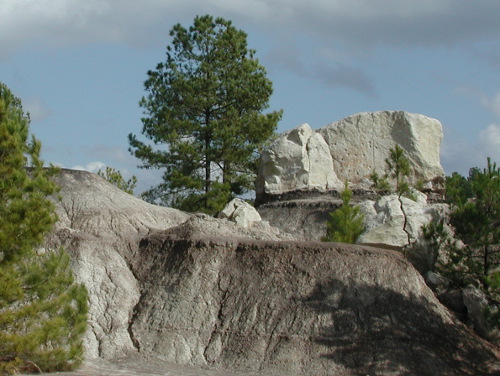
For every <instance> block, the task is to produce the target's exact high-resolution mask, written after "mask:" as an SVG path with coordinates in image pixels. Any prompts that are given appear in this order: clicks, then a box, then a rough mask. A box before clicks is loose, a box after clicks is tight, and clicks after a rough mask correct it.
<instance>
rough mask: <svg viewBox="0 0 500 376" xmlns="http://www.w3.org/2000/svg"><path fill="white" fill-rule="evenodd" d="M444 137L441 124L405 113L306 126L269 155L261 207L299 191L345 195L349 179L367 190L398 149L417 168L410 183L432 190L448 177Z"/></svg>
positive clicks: (262, 171)
mask: <svg viewBox="0 0 500 376" xmlns="http://www.w3.org/2000/svg"><path fill="white" fill-rule="evenodd" d="M442 137H443V130H442V125H441V123H440V122H439V121H438V120H435V119H431V118H428V117H426V116H423V115H419V114H411V113H408V112H404V111H381V112H372V113H360V114H356V115H353V116H350V117H348V118H345V119H342V120H340V121H337V122H334V123H331V124H328V125H326V126H324V127H323V128H320V129H318V130H317V131H313V130H311V128H310V127H309V125H307V124H304V125H301V126H299V127H298V128H295V129H293V130H291V131H288V132H285V133H284V134H283V135H282V136H281V137H280V138H278V139H277V140H276V141H275V142H274V143H273V144H272V145H270V147H269V148H268V149H266V150H264V151H263V153H262V155H261V159H260V164H259V166H260V167H259V172H258V179H257V184H256V192H257V201H259V202H262V201H265V197H266V196H267V195H271V196H273V195H280V194H283V193H286V192H290V191H294V190H318V191H328V190H334V189H336V190H341V189H342V187H343V183H342V182H343V181H344V180H346V179H347V180H348V181H349V182H350V183H353V184H357V185H359V186H360V187H365V188H366V187H367V186H369V184H370V183H369V177H370V175H371V174H372V172H373V171H377V172H378V173H379V174H380V175H382V174H383V173H384V172H385V168H386V165H385V160H386V158H388V157H389V150H390V149H391V148H394V147H395V145H396V144H397V145H399V146H401V147H402V148H403V149H404V150H405V152H406V154H407V157H408V158H409V159H410V162H411V164H412V166H413V167H414V169H413V172H412V176H411V178H410V180H411V181H412V182H413V183H416V182H417V181H423V182H427V184H428V185H429V186H431V182H432V181H433V180H434V179H436V178H440V177H442V176H443V175H444V171H443V168H442V167H441V165H440V160H439V149H440V145H441V140H442Z"/></svg>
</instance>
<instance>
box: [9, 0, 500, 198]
mask: <svg viewBox="0 0 500 376" xmlns="http://www.w3.org/2000/svg"><path fill="white" fill-rule="evenodd" d="M203 14H211V15H213V16H221V17H224V18H226V19H230V20H232V21H233V24H234V25H235V26H236V27H237V28H239V29H242V30H244V31H245V32H246V33H247V34H248V42H249V47H250V48H253V49H255V50H256V51H257V57H258V58H259V60H260V62H261V64H262V65H264V66H265V67H266V69H267V71H268V77H269V78H270V79H271V80H272V81H273V84H274V94H273V97H272V100H271V103H270V110H275V109H283V110H284V116H283V119H282V121H281V122H280V125H279V131H285V130H287V129H291V128H294V127H296V126H298V125H300V124H302V123H305V122H307V123H309V124H310V125H311V126H312V127H313V128H319V127H322V126H324V125H326V124H328V123H330V122H333V121H336V120H339V119H341V118H343V117H346V116H349V115H352V114H355V113H358V112H365V111H379V110H405V111H409V112H414V113H421V114H424V115H426V116H429V117H432V118H436V119H438V120H440V121H441V123H442V124H443V128H444V140H443V145H442V149H441V164H442V165H443V167H444V169H445V171H446V172H447V173H448V174H449V173H451V172H452V171H459V172H461V173H462V174H467V171H468V169H469V168H470V167H473V166H479V167H484V166H485V164H486V157H487V156H491V157H492V158H493V159H494V160H495V161H497V162H500V22H498V20H499V19H500V1H498V0H453V1H452V0H419V1H413V0H376V1H375V0H309V1H303V0H238V1H235V0H201V1H186V0H0V81H2V82H3V83H5V84H6V85H7V86H8V87H9V88H10V89H11V90H12V91H13V92H14V94H15V95H17V96H18V97H20V98H21V99H22V101H23V104H24V107H25V108H26V109H27V110H28V111H29V112H30V113H31V117H32V123H31V131H32V133H34V134H35V136H36V137H37V138H39V139H40V140H41V141H42V154H43V158H44V159H45V161H46V162H52V163H55V164H58V165H61V166H64V167H67V168H84V169H87V170H90V171H96V170H97V169H98V168H100V167H101V168H102V167H103V166H104V165H107V166H111V167H114V168H117V169H119V170H121V171H122V173H123V174H124V176H125V177H130V176H131V175H132V174H135V175H136V176H137V177H138V179H139V186H138V189H137V190H136V193H139V192H140V191H142V190H145V189H147V188H148V187H150V186H151V185H153V184H155V183H157V182H158V176H159V174H158V172H155V171H146V170H140V169H138V168H137V165H139V164H140V161H138V160H136V159H135V158H134V157H132V156H131V155H130V153H129V152H128V151H127V148H128V142H127V135H128V134H129V133H135V134H140V131H141V127H142V124H141V121H140V118H141V109H140V107H139V106H138V102H139V100H140V99H141V97H142V96H143V95H145V94H146V93H145V91H144V88H143V82H144V80H145V79H146V78H147V77H146V72H147V70H149V69H153V68H155V66H156V65H157V63H159V62H161V61H164V57H165V47H166V46H167V44H168V43H169V42H170V38H169V36H168V33H169V31H170V29H171V28H172V26H173V25H174V24H176V23H182V24H183V25H185V26H186V27H188V26H190V25H191V24H192V21H193V19H194V17H195V16H196V15H203Z"/></svg>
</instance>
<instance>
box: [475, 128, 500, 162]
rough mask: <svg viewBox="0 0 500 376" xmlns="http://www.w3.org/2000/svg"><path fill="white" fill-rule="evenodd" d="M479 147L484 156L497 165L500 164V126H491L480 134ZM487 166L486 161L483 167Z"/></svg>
mask: <svg viewBox="0 0 500 376" xmlns="http://www.w3.org/2000/svg"><path fill="white" fill-rule="evenodd" d="M479 147H480V150H482V151H483V154H486V155H487V156H489V157H491V159H492V160H493V161H495V162H497V163H499V162H500V124H490V125H489V126H488V127H487V128H486V129H483V130H482V131H481V133H479ZM485 164H486V161H484V163H483V165H485Z"/></svg>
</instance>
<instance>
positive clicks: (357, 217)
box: [323, 181, 365, 244]
mask: <svg viewBox="0 0 500 376" xmlns="http://www.w3.org/2000/svg"><path fill="white" fill-rule="evenodd" d="M341 197H342V206H341V207H340V208H339V209H337V210H335V211H333V212H331V213H330V218H329V220H328V221H327V223H326V226H327V235H326V237H324V238H323V241H328V242H341V243H351V244H353V243H355V242H356V240H357V239H358V237H359V236H360V235H361V234H362V233H363V231H364V230H365V226H364V215H363V214H362V213H360V212H359V211H360V210H359V207H357V206H350V205H349V203H350V201H351V198H352V191H351V190H350V189H349V187H348V184H347V181H346V182H345V188H344V190H343V191H342V194H341Z"/></svg>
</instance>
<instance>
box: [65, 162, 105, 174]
mask: <svg viewBox="0 0 500 376" xmlns="http://www.w3.org/2000/svg"><path fill="white" fill-rule="evenodd" d="M104 168H106V164H105V163H103V162H89V163H87V164H86V165H85V166H81V165H76V166H73V167H71V169H72V170H82V171H88V172H97V171H99V170H101V169H104Z"/></svg>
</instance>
